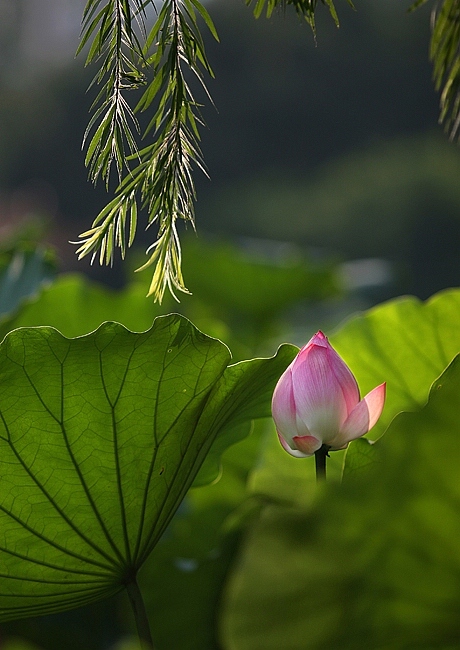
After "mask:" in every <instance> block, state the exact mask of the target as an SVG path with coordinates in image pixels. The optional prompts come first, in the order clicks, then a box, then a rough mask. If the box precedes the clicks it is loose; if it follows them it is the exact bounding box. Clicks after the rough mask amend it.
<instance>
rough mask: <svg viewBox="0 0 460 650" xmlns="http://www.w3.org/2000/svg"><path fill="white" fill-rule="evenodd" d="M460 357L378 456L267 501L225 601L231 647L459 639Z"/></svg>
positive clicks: (293, 649) (225, 634)
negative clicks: (340, 476)
mask: <svg viewBox="0 0 460 650" xmlns="http://www.w3.org/2000/svg"><path fill="white" fill-rule="evenodd" d="M459 394H460V358H459V357H456V358H455V360H454V361H453V363H452V364H451V365H450V366H449V367H448V368H447V370H446V371H445V372H444V373H443V375H442V376H441V378H440V379H439V380H438V381H437V382H436V383H435V384H434V386H433V388H432V390H431V393H430V399H429V402H428V404H427V405H426V406H425V407H424V408H423V409H421V410H419V411H417V412H415V413H402V414H400V415H399V416H398V417H396V419H395V420H394V422H393V423H392V424H391V425H390V427H389V429H388V431H387V434H386V435H385V436H384V438H382V440H381V441H379V442H377V443H376V445H375V447H378V448H379V450H380V451H379V453H380V457H381V460H382V462H380V463H378V464H377V465H375V466H374V467H373V468H372V469H371V471H369V472H366V473H365V474H362V475H356V476H355V480H350V481H346V482H345V483H344V484H342V485H338V484H336V483H329V484H327V485H324V486H323V487H322V489H321V490H319V491H318V494H317V500H316V503H315V504H314V506H312V507H310V508H305V507H304V508H300V507H292V508H287V507H282V506H279V505H278V506H270V507H267V508H266V509H265V510H264V512H263V514H262V516H261V518H260V520H259V521H258V522H257V524H256V525H254V527H253V528H252V530H251V532H250V534H249V535H248V538H247V540H246V544H245V545H244V549H243V553H242V555H241V557H240V559H239V562H238V563H237V565H235V567H234V569H233V573H232V575H231V579H230V581H229V584H228V589H227V594H226V598H225V599H224V607H223V615H222V628H221V641H222V644H223V646H224V647H225V648H229V649H231V650H246V649H247V650H258V649H259V648H260V649H262V648H263V649H264V650H271V649H273V650H274V649H275V648H276V649H278V648H281V647H282V648H289V650H304V648H305V647H308V648H311V649H312V650H313V649H321V650H329V649H330V648H341V649H342V648H343V649H344V650H352V649H354V648H359V647H362V643H363V639H365V645H366V647H369V648H418V649H421V650H429V649H432V648H442V649H443V650H447V649H448V648H450V649H453V648H455V647H456V644H457V642H458V638H459V634H460V624H459V619H458V610H459V607H460V546H459V544H458V539H459V536H460V520H459V517H458V512H459V508H460V483H459V481H458V468H459V466H460V436H459V424H458V423H459V421H460V401H459V399H458V396H459Z"/></svg>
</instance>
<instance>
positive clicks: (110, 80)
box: [77, 0, 217, 302]
mask: <svg viewBox="0 0 460 650" xmlns="http://www.w3.org/2000/svg"><path fill="white" fill-rule="evenodd" d="M130 2H131V3H132V4H130ZM100 4H101V0H89V2H88V5H87V7H86V9H85V17H84V35H83V38H82V45H81V46H80V47H83V45H84V44H85V43H86V42H87V41H88V40H89V38H90V36H91V35H92V34H93V32H95V30H96V27H97V28H98V31H97V33H96V36H95V37H94V39H93V42H92V44H91V47H90V51H89V54H88V58H87V62H91V61H93V60H95V59H102V65H101V69H100V71H99V73H98V75H97V77H96V82H97V83H99V84H102V89H101V91H100V92H99V95H98V97H97V99H96V102H98V101H102V103H101V105H100V106H99V107H98V108H97V110H96V112H95V114H94V115H93V117H92V119H91V121H90V124H89V127H88V130H87V134H88V133H89V132H90V131H91V129H93V128H95V129H96V130H95V132H94V134H93V136H92V139H91V141H90V142H89V145H88V150H87V155H86V161H87V164H88V165H89V168H90V176H91V178H92V179H93V181H96V180H97V178H98V176H99V175H102V176H103V178H104V179H105V180H106V182H108V179H109V175H110V167H111V163H112V161H115V163H116V167H117V170H118V173H119V175H120V182H119V185H118V188H117V190H116V192H115V197H114V199H113V200H112V201H110V203H109V204H108V205H107V206H106V207H105V208H104V209H103V210H102V211H101V212H100V213H99V215H98V216H97V217H96V219H95V220H94V222H93V225H92V228H91V229H89V230H87V231H86V232H84V233H82V234H81V235H80V237H81V241H80V247H79V249H78V251H77V253H78V255H79V258H82V257H84V256H85V255H88V254H90V253H91V254H92V255H93V258H94V257H96V256H97V255H98V256H99V261H100V263H101V264H111V263H112V262H113V257H114V249H115V247H119V248H120V251H121V255H122V257H124V256H125V254H126V250H127V248H128V247H129V246H131V244H132V243H133V240H134V236H135V233H136V227H137V213H138V205H139V206H140V207H142V208H145V209H146V210H147V213H148V226H150V225H152V224H154V223H155V224H157V227H158V235H157V238H156V240H155V242H154V243H153V244H152V246H151V247H150V249H149V250H148V253H149V259H148V261H147V263H146V264H145V265H144V267H142V268H145V267H146V266H150V265H153V266H154V273H153V278H152V282H151V285H150V290H149V295H153V296H154V298H155V299H156V300H158V301H160V302H161V300H162V298H163V296H164V293H165V290H166V288H168V289H169V290H170V292H171V293H172V294H173V295H174V296H175V291H176V290H179V291H183V292H187V289H186V287H185V284H184V280H183V277H182V271H181V251H180V241H179V236H178V232H177V222H178V220H184V221H186V222H189V223H190V224H191V225H192V226H194V221H195V214H194V200H195V186H194V182H193V177H192V166H193V165H194V164H195V165H196V166H198V167H199V168H201V169H202V170H203V171H204V166H203V162H202V157H201V151H200V148H199V131H198V124H200V123H201V118H200V112H199V105H198V104H197V102H196V101H195V99H194V96H193V94H192V91H191V88H190V86H189V83H188V82H187V80H186V74H187V73H188V72H189V71H191V72H192V73H193V74H194V76H195V78H197V79H198V80H199V81H200V83H201V85H202V86H203V88H204V89H205V91H206V87H205V84H204V81H203V71H204V72H207V73H209V74H211V75H212V70H211V67H210V65H209V63H208V60H207V58H206V53H205V48H204V43H203V39H202V36H201V33H200V31H199V27H198V20H197V17H198V15H200V16H201V17H202V18H203V20H204V22H205V24H206V25H207V27H208V28H209V30H210V31H211V33H212V34H213V35H214V37H215V38H217V33H216V31H215V28H214V25H213V23H212V21H211V18H210V17H209V14H208V12H207V11H206V9H205V8H204V7H203V6H202V5H201V4H200V2H198V0H165V2H164V3H163V6H162V8H161V11H159V13H158V14H157V17H156V20H155V23H154V25H153V27H152V28H151V30H150V32H149V33H148V34H145V38H144V42H143V44H142V46H141V45H140V37H142V34H143V33H144V32H145V9H146V7H147V5H148V4H152V6H153V3H152V2H151V0H148V1H147V2H141V0H110V1H109V2H107V3H106V4H105V5H104V7H103V8H102V9H101V10H100V11H99V13H97V10H98V8H99V5H100ZM133 19H136V20H137V21H138V24H139V31H140V37H138V36H137V35H136V34H135V31H134V29H133ZM152 48H153V50H154V51H153V54H151V53H150V52H151V50H152ZM144 70H145V71H146V73H148V72H151V73H152V77H153V78H152V81H151V83H150V84H149V85H148V86H147V87H146V89H145V91H144V93H143V95H142V97H141V99H140V101H139V102H138V104H137V106H136V107H135V109H134V111H131V109H129V107H128V104H127V102H126V100H125V97H124V92H125V91H126V90H130V89H132V88H135V87H138V86H139V85H140V84H145V80H146V76H145V74H144ZM206 92H207V91H206ZM152 104H154V105H155V110H154V114H153V116H152V118H151V119H150V122H149V124H148V126H147V128H146V129H145V132H144V138H145V137H150V138H151V140H152V141H151V142H150V144H147V146H145V147H144V148H142V149H140V150H138V149H137V147H136V143H135V139H134V137H133V133H132V129H131V127H130V124H134V125H135V126H136V127H137V122H136V119H135V117H134V113H136V112H139V111H141V112H142V111H145V110H147V109H148V108H150V107H151V106H152ZM87 139H88V135H87ZM126 147H128V153H129V155H128V156H126Z"/></svg>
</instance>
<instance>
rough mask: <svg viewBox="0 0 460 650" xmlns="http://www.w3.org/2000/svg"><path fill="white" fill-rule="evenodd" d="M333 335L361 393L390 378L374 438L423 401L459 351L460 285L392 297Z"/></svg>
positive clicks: (336, 345)
mask: <svg viewBox="0 0 460 650" xmlns="http://www.w3.org/2000/svg"><path fill="white" fill-rule="evenodd" d="M330 340H331V343H332V345H333V346H334V348H335V349H336V350H337V352H338V353H339V354H340V355H341V356H342V357H343V359H344V360H345V362H346V363H347V364H348V365H349V366H350V368H351V369H352V371H353V373H354V375H355V376H356V379H357V380H358V384H359V386H360V389H361V393H362V394H363V395H365V394H366V393H367V392H368V391H369V390H371V389H372V388H374V387H375V386H377V385H378V384H380V383H382V382H383V381H386V382H387V399H386V403H385V409H384V411H383V414H382V416H381V418H380V420H379V421H378V423H377V424H376V426H375V427H374V428H373V429H372V431H371V433H370V437H371V438H372V439H376V438H378V437H379V436H380V435H381V434H382V433H383V432H384V430H385V429H386V427H387V426H388V424H389V423H390V421H391V420H392V419H393V417H394V416H395V415H396V414H397V413H398V412H399V411H408V410H417V409H418V408H420V407H421V406H423V405H424V404H425V402H426V400H427V399H428V393H429V390H430V387H431V384H432V383H433V381H434V380H435V379H436V378H437V377H439V375H440V374H441V373H442V372H443V370H444V369H445V368H446V367H447V365H448V364H449V363H450V362H451V361H452V359H453V358H454V356H455V355H456V354H457V353H458V352H460V290H459V289H449V290H446V291H442V292H440V293H438V294H436V295H435V296H433V297H432V298H430V299H429V300H427V301H426V302H422V301H420V300H418V299H417V298H413V297H404V298H397V299H395V300H391V301H389V302H387V303H384V304H382V305H379V306H378V307H375V308H374V309H370V310H369V311H367V312H365V313H364V314H362V315H358V316H355V317H354V318H352V319H351V320H349V321H348V322H346V323H345V324H344V326H343V327H341V328H340V330H339V331H338V332H337V333H336V334H334V335H332V336H331V337H330Z"/></svg>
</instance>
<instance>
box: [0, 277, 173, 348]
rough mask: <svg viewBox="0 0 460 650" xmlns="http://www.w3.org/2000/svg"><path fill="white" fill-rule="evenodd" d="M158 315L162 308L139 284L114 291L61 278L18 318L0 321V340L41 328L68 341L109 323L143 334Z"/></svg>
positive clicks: (76, 278) (28, 304)
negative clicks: (25, 329)
mask: <svg viewBox="0 0 460 650" xmlns="http://www.w3.org/2000/svg"><path fill="white" fill-rule="evenodd" d="M159 314H160V309H159V307H158V306H157V305H154V304H153V303H152V301H150V300H146V299H145V287H144V286H141V285H140V284H133V285H130V286H128V287H127V288H126V289H124V290H122V291H114V290H112V289H108V288H106V287H102V286H100V285H98V284H96V283H94V282H90V281H89V280H87V279H85V278H84V276H83V275H76V274H75V275H62V276H59V277H58V278H57V280H56V281H55V283H54V284H53V285H52V286H50V287H47V288H46V289H43V290H42V292H41V294H40V295H39V296H37V297H36V299H34V300H32V301H29V302H27V303H26V304H24V305H23V306H22V307H21V309H20V310H19V311H18V313H17V314H15V315H14V316H12V317H10V318H8V319H4V320H3V321H1V320H0V339H1V338H3V336H5V335H6V334H7V333H8V332H9V331H11V330H12V329H14V328H16V327H34V326H38V325H50V326H52V327H55V328H56V329H58V330H59V331H60V332H62V333H63V334H64V335H65V336H68V337H72V336H81V335H82V334H87V333H88V332H91V331H92V330H95V329H96V328H97V327H99V325H100V324H101V323H102V322H104V321H109V320H115V321H119V322H121V323H123V324H124V325H125V326H126V327H127V328H128V329H130V330H133V331H137V332H141V331H145V330H147V329H149V327H150V326H151V325H152V322H153V319H154V318H155V316H158V315H159Z"/></svg>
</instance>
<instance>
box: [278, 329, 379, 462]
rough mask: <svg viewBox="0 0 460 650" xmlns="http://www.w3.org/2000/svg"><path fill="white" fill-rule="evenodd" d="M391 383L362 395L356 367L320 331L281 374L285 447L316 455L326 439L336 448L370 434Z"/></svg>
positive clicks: (300, 455) (280, 434)
mask: <svg viewBox="0 0 460 650" xmlns="http://www.w3.org/2000/svg"><path fill="white" fill-rule="evenodd" d="M385 389H386V384H385V383H383V384H380V386H377V388H374V389H373V390H371V392H370V393H368V394H367V395H366V397H364V398H363V399H362V400H360V397H359V388H358V384H357V382H356V379H355V378H354V376H353V374H352V372H351V370H350V368H349V367H348V366H347V365H346V363H345V362H344V361H343V360H342V359H341V358H340V357H339V355H338V354H337V352H336V351H335V350H334V348H333V347H332V346H331V345H330V343H329V341H328V340H327V337H326V336H324V334H323V333H322V332H318V333H317V334H315V336H313V337H312V338H311V339H310V341H309V342H308V343H307V345H305V347H303V348H302V349H301V350H300V352H299V354H298V355H297V356H296V358H295V359H294V361H293V362H292V363H291V365H290V366H289V367H288V368H287V370H286V371H285V372H284V373H283V374H282V375H281V377H280V379H279V381H278V383H277V385H276V388H275V392H274V393H273V400H272V414H273V419H274V421H275V425H276V430H277V432H278V437H279V439H280V442H281V444H282V445H283V447H284V449H285V450H286V451H287V452H288V453H290V454H291V456H295V457H297V458H305V457H306V456H312V455H313V454H314V453H315V451H317V450H318V449H319V448H320V447H321V446H322V445H323V444H324V445H328V446H329V447H330V449H331V450H335V449H345V447H347V445H348V443H349V442H350V441H351V440H355V438H359V437H360V436H362V435H364V434H365V433H367V432H368V431H369V430H370V429H371V428H372V427H373V426H374V424H375V423H376V422H377V420H378V419H379V417H380V415H381V413H382V410H383V405H384V403H385Z"/></svg>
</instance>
